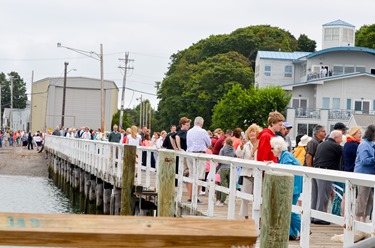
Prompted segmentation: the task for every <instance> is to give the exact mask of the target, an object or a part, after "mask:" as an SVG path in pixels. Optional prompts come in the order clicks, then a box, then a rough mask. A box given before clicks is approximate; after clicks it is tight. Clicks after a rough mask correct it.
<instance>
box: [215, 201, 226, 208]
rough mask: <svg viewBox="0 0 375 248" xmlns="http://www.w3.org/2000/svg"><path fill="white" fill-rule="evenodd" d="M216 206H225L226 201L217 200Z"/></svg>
mask: <svg viewBox="0 0 375 248" xmlns="http://www.w3.org/2000/svg"><path fill="white" fill-rule="evenodd" d="M215 206H216V207H224V203H222V202H220V201H217V202H216V204H215Z"/></svg>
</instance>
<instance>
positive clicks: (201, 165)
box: [187, 158, 206, 180]
mask: <svg viewBox="0 0 375 248" xmlns="http://www.w3.org/2000/svg"><path fill="white" fill-rule="evenodd" d="M197 162H198V163H197V164H196V166H197V167H196V168H197V169H198V179H203V180H204V178H205V176H206V160H197ZM193 164H194V158H188V159H187V166H188V168H189V177H190V178H193Z"/></svg>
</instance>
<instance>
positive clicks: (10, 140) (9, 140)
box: [8, 138, 13, 146]
mask: <svg viewBox="0 0 375 248" xmlns="http://www.w3.org/2000/svg"><path fill="white" fill-rule="evenodd" d="M8 142H9V146H13V139H12V138H9V139H8Z"/></svg>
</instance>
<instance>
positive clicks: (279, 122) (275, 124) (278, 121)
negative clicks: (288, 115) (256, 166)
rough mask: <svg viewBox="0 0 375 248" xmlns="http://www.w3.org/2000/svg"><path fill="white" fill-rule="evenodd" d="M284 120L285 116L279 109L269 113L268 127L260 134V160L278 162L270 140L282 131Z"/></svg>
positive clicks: (258, 155) (258, 158)
mask: <svg viewBox="0 0 375 248" xmlns="http://www.w3.org/2000/svg"><path fill="white" fill-rule="evenodd" d="M284 121H285V118H284V116H283V115H282V114H281V113H279V112H277V111H275V112H271V113H269V115H268V128H265V129H263V131H262V132H260V133H259V136H258V139H259V147H258V154H257V160H258V161H273V162H275V163H277V157H275V155H274V154H273V152H272V148H271V143H270V141H271V138H273V137H275V133H276V132H280V130H281V128H282V126H283V122H284Z"/></svg>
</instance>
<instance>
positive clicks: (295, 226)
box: [270, 136, 302, 240]
mask: <svg viewBox="0 0 375 248" xmlns="http://www.w3.org/2000/svg"><path fill="white" fill-rule="evenodd" d="M270 144H271V147H272V152H273V154H274V155H275V157H277V158H278V159H279V164H288V165H296V166H301V164H300V162H298V160H297V159H296V158H295V157H294V156H293V155H292V154H291V153H290V152H288V145H287V143H286V142H285V141H284V139H283V138H282V137H280V136H277V137H274V138H272V139H271V141H270ZM301 192H302V177H301V176H294V187H293V199H292V204H293V205H296V204H297V201H298V198H299V196H300V194H301ZM300 230H301V217H300V216H299V214H296V213H292V215H291V221H290V229H289V240H299V233H300Z"/></svg>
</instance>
